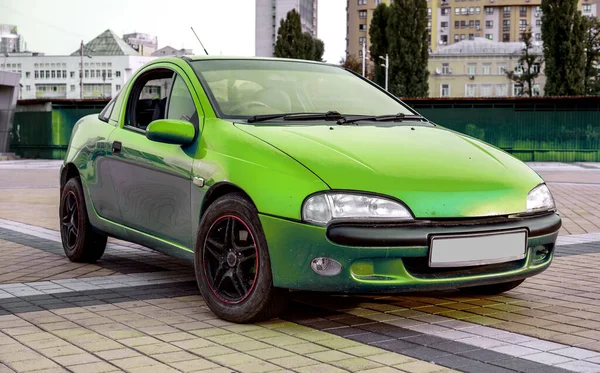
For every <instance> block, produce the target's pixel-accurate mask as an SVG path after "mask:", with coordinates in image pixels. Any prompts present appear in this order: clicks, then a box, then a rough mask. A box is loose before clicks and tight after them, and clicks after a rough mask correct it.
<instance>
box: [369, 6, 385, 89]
mask: <svg viewBox="0 0 600 373" xmlns="http://www.w3.org/2000/svg"><path fill="white" fill-rule="evenodd" d="M388 20H389V7H388V5H387V4H385V3H381V4H379V5H378V6H377V8H375V11H374V12H373V18H371V25H370V26H369V37H370V39H371V47H370V48H369V54H370V58H371V60H372V61H373V63H374V67H375V71H374V81H375V83H377V84H379V85H380V86H381V87H383V86H385V67H382V66H381V60H380V58H379V56H382V57H385V55H386V53H388V39H387V27H388Z"/></svg>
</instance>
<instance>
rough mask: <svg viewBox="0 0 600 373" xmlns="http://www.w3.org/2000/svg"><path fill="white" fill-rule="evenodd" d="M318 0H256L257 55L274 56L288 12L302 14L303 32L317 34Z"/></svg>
mask: <svg viewBox="0 0 600 373" xmlns="http://www.w3.org/2000/svg"><path fill="white" fill-rule="evenodd" d="M317 7H318V0H256V26H255V55H256V56H260V57H272V56H273V50H274V49H275V42H276V41H277V31H278V30H279V24H280V22H281V20H282V19H284V18H285V17H286V16H287V14H288V12H289V11H291V10H292V9H295V10H296V11H297V12H298V14H300V22H301V24H302V32H308V33H309V34H311V35H312V36H314V37H316V36H317Z"/></svg>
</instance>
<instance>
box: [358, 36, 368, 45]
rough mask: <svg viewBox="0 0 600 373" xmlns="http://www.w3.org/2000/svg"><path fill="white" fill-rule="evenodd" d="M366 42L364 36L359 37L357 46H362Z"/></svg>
mask: <svg viewBox="0 0 600 373" xmlns="http://www.w3.org/2000/svg"><path fill="white" fill-rule="evenodd" d="M366 42H367V38H366V37H364V36H361V37H359V38H358V44H359V45H363V44H365V43H366Z"/></svg>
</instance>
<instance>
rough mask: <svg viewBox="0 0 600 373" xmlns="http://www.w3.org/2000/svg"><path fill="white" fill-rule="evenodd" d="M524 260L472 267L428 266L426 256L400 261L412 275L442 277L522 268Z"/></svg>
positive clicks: (483, 273)
mask: <svg viewBox="0 0 600 373" xmlns="http://www.w3.org/2000/svg"><path fill="white" fill-rule="evenodd" d="M526 260H527V258H524V259H521V260H515V261H512V262H506V263H498V264H487V265H480V266H472V267H442V268H437V267H436V268H431V267H429V258H427V257H418V258H403V259H402V261H403V262H404V267H405V268H406V270H407V271H408V272H409V273H410V274H411V275H413V276H414V277H419V278H430V279H444V278H453V277H466V276H477V275H485V274H490V273H501V272H508V271H513V270H516V269H519V268H522V267H523V266H524V265H525V262H526Z"/></svg>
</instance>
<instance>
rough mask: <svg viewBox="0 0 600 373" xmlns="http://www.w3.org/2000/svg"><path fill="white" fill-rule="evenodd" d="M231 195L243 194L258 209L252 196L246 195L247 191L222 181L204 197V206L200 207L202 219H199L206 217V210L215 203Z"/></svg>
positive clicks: (212, 187)
mask: <svg viewBox="0 0 600 373" xmlns="http://www.w3.org/2000/svg"><path fill="white" fill-rule="evenodd" d="M231 193H240V194H242V195H243V196H244V197H246V198H247V199H248V201H250V203H252V205H254V206H255V207H256V204H255V203H254V201H253V200H252V197H250V195H249V194H248V193H246V191H245V190H244V189H242V188H241V187H240V186H238V185H236V184H233V183H231V182H229V181H220V182H218V183H216V184H214V185H213V186H211V187H210V189H208V191H207V192H206V194H205V195H204V198H203V199H202V204H201V206H200V217H199V218H200V219H202V217H203V216H204V213H205V212H206V209H208V207H209V206H210V205H211V204H212V203H213V202H214V201H216V200H217V198H219V197H222V196H224V195H226V194H231Z"/></svg>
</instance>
